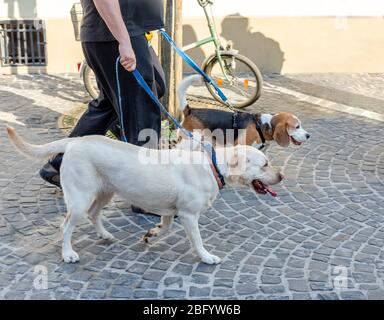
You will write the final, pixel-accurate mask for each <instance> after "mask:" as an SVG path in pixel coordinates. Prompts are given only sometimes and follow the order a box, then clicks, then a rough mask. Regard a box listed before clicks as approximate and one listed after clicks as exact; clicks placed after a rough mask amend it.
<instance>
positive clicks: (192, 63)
mask: <svg viewBox="0 0 384 320" xmlns="http://www.w3.org/2000/svg"><path fill="white" fill-rule="evenodd" d="M160 33H161V35H162V36H163V37H164V39H165V40H167V41H168V42H169V43H170V45H171V46H172V47H173V48H174V49H175V51H176V52H177V53H178V54H179V55H180V56H181V57H182V58H183V60H184V61H185V62H186V63H188V65H189V66H190V67H191V68H192V69H193V70H195V71H196V72H197V73H198V74H200V75H201V76H202V77H203V78H204V80H205V81H206V82H208V83H209V84H210V85H211V86H212V87H213V88H214V89H215V90H216V93H217V94H218V95H219V97H220V99H221V100H223V102H224V103H225V104H226V105H228V106H230V104H229V102H228V98H227V96H226V95H225V94H224V93H223V91H221V89H220V88H219V87H218V86H217V85H216V84H215V83H214V82H213V81H212V79H211V78H210V77H208V75H207V74H206V73H205V72H204V71H203V70H202V69H201V68H200V67H199V66H198V64H197V63H196V62H195V61H193V60H192V59H191V58H190V57H189V56H188V55H187V54H186V53H185V52H184V51H183V50H181V49H180V48H179V47H178V46H177V45H176V43H175V41H173V39H172V38H171V36H170V35H169V34H168V33H167V32H165V30H164V29H161V30H160ZM231 107H232V106H231Z"/></svg>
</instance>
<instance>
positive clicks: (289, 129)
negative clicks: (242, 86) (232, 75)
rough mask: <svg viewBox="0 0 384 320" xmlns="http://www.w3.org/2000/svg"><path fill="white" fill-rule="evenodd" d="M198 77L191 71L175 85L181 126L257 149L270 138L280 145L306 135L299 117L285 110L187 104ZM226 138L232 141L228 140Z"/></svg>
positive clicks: (223, 141)
mask: <svg viewBox="0 0 384 320" xmlns="http://www.w3.org/2000/svg"><path fill="white" fill-rule="evenodd" d="M201 81H202V78H201V76H200V75H192V76H189V77H187V78H185V79H184V80H183V81H182V82H181V84H180V86H179V88H178V97H179V101H180V104H179V105H180V108H181V110H182V112H183V114H184V119H183V122H182V126H183V127H184V128H185V129H187V130H188V131H191V132H192V131H194V130H199V131H201V132H202V134H203V135H204V136H205V137H207V138H210V139H212V138H214V139H212V140H215V142H216V143H218V144H219V145H224V144H228V143H230V144H234V145H236V144H246V145H252V146H254V147H256V148H258V149H260V150H261V149H263V148H264V147H265V146H266V143H267V142H268V141H272V140H274V141H276V142H277V144H278V145H280V146H282V147H288V146H289V144H290V143H291V142H292V143H293V144H294V145H301V144H302V143H303V142H305V141H307V140H308V139H309V138H310V135H309V133H308V132H307V131H305V130H304V129H303V127H302V124H301V121H300V120H299V118H298V117H296V116H295V115H293V114H291V113H288V112H280V113H277V114H261V113H256V114H251V113H248V112H244V111H236V112H228V111H224V110H218V109H212V108H211V109H209V108H190V107H189V105H188V102H187V99H186V92H187V90H188V88H189V87H190V86H191V85H193V84H195V83H199V82H201ZM228 130H232V134H233V135H232V137H229V138H228V132H229V131H228ZM220 131H221V132H222V134H220ZM223 131H224V134H223ZM227 131H228V132H227ZM178 137H179V139H181V138H183V135H182V132H180V131H179V132H178ZM230 138H232V141H228V140H229V139H230Z"/></svg>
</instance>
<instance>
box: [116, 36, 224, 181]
mask: <svg viewBox="0 0 384 320" xmlns="http://www.w3.org/2000/svg"><path fill="white" fill-rule="evenodd" d="M160 32H161V34H162V35H163V36H164V38H165V39H166V40H168V42H169V43H170V44H171V45H172V46H173V47H174V48H175V50H176V52H178V53H179V54H180V55H181V57H182V58H183V59H184V60H185V61H186V62H187V63H188V64H189V65H190V66H191V67H192V68H193V69H194V70H195V71H196V72H198V73H199V74H201V76H202V77H203V78H204V79H205V80H206V81H207V82H208V83H210V84H211V85H212V86H213V87H214V88H215V90H216V92H217V94H218V95H219V96H220V98H221V99H222V100H223V101H224V102H225V103H226V104H228V98H227V97H226V96H225V95H224V93H223V92H222V91H221V90H220V89H219V88H218V87H217V86H216V85H215V84H214V83H213V81H212V80H211V79H210V78H209V77H208V75H207V74H206V73H205V72H204V71H203V70H201V68H200V67H199V66H198V65H197V64H196V63H195V62H194V61H193V60H192V59H191V58H190V57H188V55H186V54H185V53H184V52H183V51H182V50H180V49H179V48H178V47H177V46H176V44H175V42H174V41H173V40H172V38H171V37H170V36H169V35H168V34H167V33H166V32H165V30H160ZM119 66H120V57H117V59H116V65H115V71H116V83H117V94H118V103H119V112H120V125H121V135H122V139H123V140H124V142H128V139H127V136H126V135H125V128H124V121H123V107H122V99H121V87H120V76H119ZM132 74H133V76H134V77H135V79H136V81H137V83H138V84H139V85H140V87H142V88H143V89H144V91H145V92H146V93H147V94H148V95H149V97H150V98H151V100H152V101H153V102H154V103H155V104H156V106H157V107H158V108H159V110H160V112H162V113H164V114H165V115H166V116H167V117H168V118H169V119H170V120H171V121H172V122H173V123H174V124H175V126H176V127H177V128H178V129H180V130H181V131H182V132H183V133H184V134H185V135H186V136H188V137H189V138H191V139H194V137H193V134H192V132H190V131H188V130H187V129H185V128H184V127H183V126H182V125H181V124H180V123H179V122H178V121H177V119H176V118H174V117H173V116H172V115H171V114H170V113H169V112H168V110H167V109H166V108H165V107H164V106H163V105H162V104H161V102H160V101H159V99H158V98H157V97H156V95H155V94H154V93H153V92H152V90H151V88H150V87H149V86H148V84H147V82H146V81H145V80H144V78H143V76H142V75H141V73H140V72H139V71H138V70H137V69H136V70H135V71H133V72H132ZM199 142H201V144H202V146H203V147H204V150H205V151H206V152H207V153H208V154H209V156H210V158H211V160H212V164H213V166H214V168H215V170H216V171H217V174H218V176H219V179H220V181H221V183H222V185H223V186H225V180H224V177H223V175H222V174H221V173H220V171H219V169H218V166H217V156H216V151H215V149H214V148H213V146H212V145H211V144H210V143H208V142H206V141H199Z"/></svg>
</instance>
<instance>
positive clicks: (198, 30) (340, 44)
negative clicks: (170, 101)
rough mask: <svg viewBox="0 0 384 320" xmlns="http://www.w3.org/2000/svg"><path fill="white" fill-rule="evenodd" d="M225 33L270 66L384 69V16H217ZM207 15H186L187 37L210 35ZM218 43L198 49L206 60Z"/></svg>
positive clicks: (242, 50)
mask: <svg viewBox="0 0 384 320" xmlns="http://www.w3.org/2000/svg"><path fill="white" fill-rule="evenodd" d="M216 23H217V27H218V28H219V34H220V35H221V36H222V37H223V38H224V39H226V40H232V41H233V43H234V46H235V48H236V49H238V50H240V53H242V54H244V55H245V56H248V57H249V58H251V60H253V61H254V62H255V63H256V64H257V65H258V66H259V67H260V69H261V70H262V71H264V72H282V73H311V72H349V73H353V72H384V58H383V57H384V19H383V18H382V17H377V18H375V17H366V18H364V17H361V18H359V17H352V18H343V19H338V18H332V17H324V18H321V17H305V18H304V17H284V18H268V17H263V18H245V17H240V16H230V17H227V18H222V19H217V21H216ZM207 35H208V34H207V27H206V23H205V22H204V20H203V19H196V18H194V19H185V20H184V43H185V44H187V43H190V42H191V41H195V40H196V38H199V39H201V38H203V37H204V36H207ZM211 52H212V47H211V46H207V47H206V48H204V50H201V49H194V50H192V51H191V52H190V54H191V55H192V57H194V58H195V59H197V60H198V61H199V62H201V61H202V60H203V59H204V57H206V56H208V54H209V53H211Z"/></svg>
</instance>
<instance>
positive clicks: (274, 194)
mask: <svg viewBox="0 0 384 320" xmlns="http://www.w3.org/2000/svg"><path fill="white" fill-rule="evenodd" d="M265 190H266V191H267V192H268V193H269V194H270V195H271V196H272V197H277V192H276V191H275V190H273V189H272V188H271V187H270V186H265Z"/></svg>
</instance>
